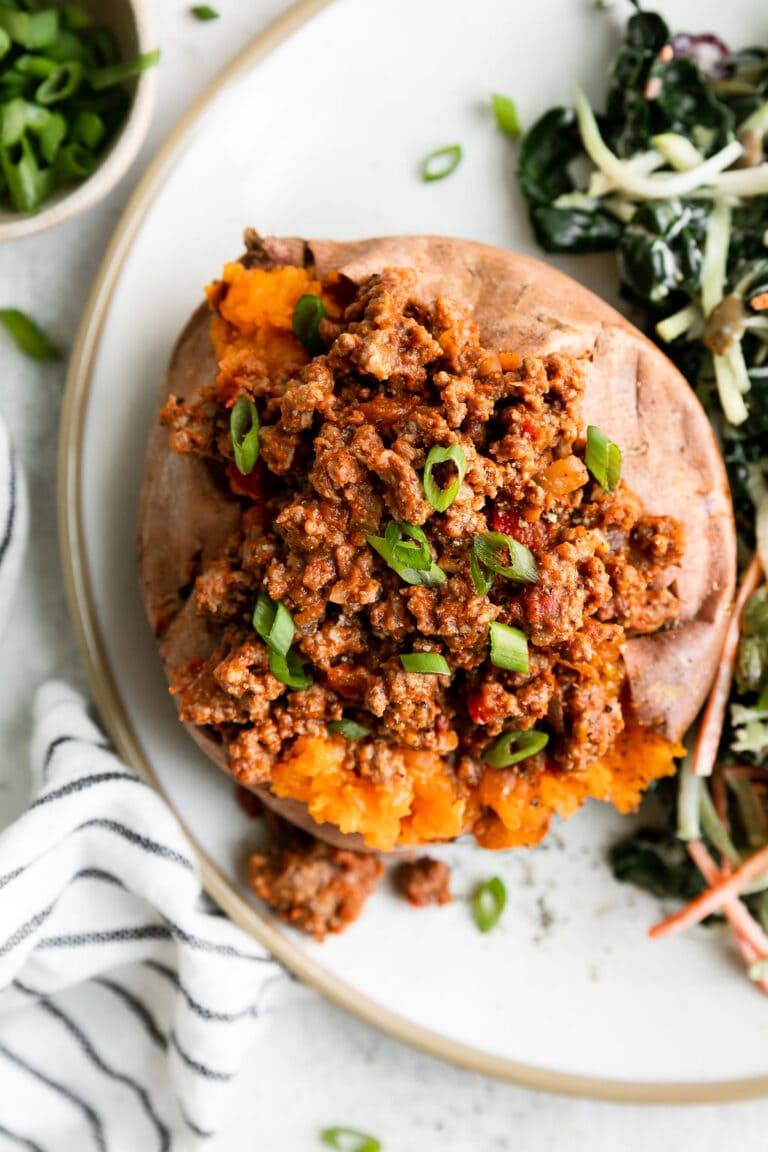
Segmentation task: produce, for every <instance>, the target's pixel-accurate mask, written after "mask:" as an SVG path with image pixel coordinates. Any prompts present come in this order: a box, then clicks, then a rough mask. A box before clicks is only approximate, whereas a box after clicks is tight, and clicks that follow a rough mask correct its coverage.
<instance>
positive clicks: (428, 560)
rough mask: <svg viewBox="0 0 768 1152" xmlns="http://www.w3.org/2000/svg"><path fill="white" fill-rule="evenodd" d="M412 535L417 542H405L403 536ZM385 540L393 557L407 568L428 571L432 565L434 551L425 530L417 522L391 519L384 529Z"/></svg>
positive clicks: (412, 538)
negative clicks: (410, 522) (411, 522)
mask: <svg viewBox="0 0 768 1152" xmlns="http://www.w3.org/2000/svg"><path fill="white" fill-rule="evenodd" d="M404 536H410V538H411V540H415V541H416V543H415V544H409V543H407V542H405V543H403V537H404ZM384 542H385V543H386V545H387V547H388V548H389V550H390V552H391V553H392V558H393V559H394V560H395V561H396V562H397V563H398V564H402V565H404V566H405V567H406V568H418V569H419V570H420V571H428V570H429V568H430V567H431V565H432V552H431V550H430V547H429V542H428V540H427V538H426V536H425V535H424V532H423V530H422V529H421V528H419V527H418V525H416V524H409V523H408V521H407V520H390V522H389V524H387V527H386V528H385V530H384Z"/></svg>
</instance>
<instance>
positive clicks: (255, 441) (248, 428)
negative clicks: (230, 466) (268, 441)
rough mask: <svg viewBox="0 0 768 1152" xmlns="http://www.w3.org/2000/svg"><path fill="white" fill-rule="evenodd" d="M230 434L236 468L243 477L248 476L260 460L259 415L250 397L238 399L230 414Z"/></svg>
mask: <svg viewBox="0 0 768 1152" xmlns="http://www.w3.org/2000/svg"><path fill="white" fill-rule="evenodd" d="M229 432H230V435H231V437H232V451H233V452H234V454H235V467H236V468H237V470H238V472H239V473H240V474H241V476H248V475H249V474H250V473H251V472H253V469H254V467H255V465H256V461H257V460H258V458H259V449H260V443H259V413H258V412H257V410H256V405H255V404H254V402H253V400H251V398H250V396H240V397H238V399H237V401H236V403H235V404H234V406H233V408H232V411H231V412H230V414H229Z"/></svg>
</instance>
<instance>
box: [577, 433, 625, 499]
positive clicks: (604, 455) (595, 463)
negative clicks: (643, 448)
mask: <svg viewBox="0 0 768 1152" xmlns="http://www.w3.org/2000/svg"><path fill="white" fill-rule="evenodd" d="M584 463H585V464H586V466H587V468H588V469H589V471H590V472H591V473H592V475H593V476H594V478H595V480H597V482H598V484H599V485H600V487H601V488H602V489H603V491H604V492H613V490H614V488H615V487H616V485H617V484H618V482H619V480H620V478H621V451H620V449H619V448H618V447H617V445H616V444H614V443H613V441H612V440H609V439H608V437H607V436H606V435H605V433H604V432H601V431H600V429H599V428H596V427H595V425H594V424H589V425H588V427H587V451H586V453H585V455H584Z"/></svg>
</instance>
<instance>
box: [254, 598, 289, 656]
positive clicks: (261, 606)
mask: <svg viewBox="0 0 768 1152" xmlns="http://www.w3.org/2000/svg"><path fill="white" fill-rule="evenodd" d="M252 624H253V627H254V629H255V630H256V631H257V632H258V634H259V636H261V638H262V640H263V641H264V643H265V644H268V645H269V647H270V648H271V649H272V651H273V652H277V653H279V654H280V655H281V656H285V655H286V653H287V652H288V649H289V648H290V646H291V644H293V638H294V636H295V635H296V625H295V624H294V622H293V617H292V616H291V614H290V612H289V611H288V609H287V608H286V607H285V605H284V604H283V602H282V600H273V599H272V597H271V596H267V594H266V592H261V593H260V594H259V598H258V600H257V601H256V607H255V608H254V610H253V618H252Z"/></svg>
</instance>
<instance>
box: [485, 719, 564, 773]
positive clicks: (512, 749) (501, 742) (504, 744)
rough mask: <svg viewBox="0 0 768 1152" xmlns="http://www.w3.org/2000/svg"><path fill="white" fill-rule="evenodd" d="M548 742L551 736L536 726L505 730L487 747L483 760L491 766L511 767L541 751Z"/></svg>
mask: <svg viewBox="0 0 768 1152" xmlns="http://www.w3.org/2000/svg"><path fill="white" fill-rule="evenodd" d="M548 743H549V736H548V735H547V733H546V732H537V731H536V729H535V728H529V729H527V731H525V732H523V731H521V730H520V729H519V728H512V729H511V730H510V731H509V732H503V733H502V735H501V736H499V738H498V740H494V742H493V744H491V745H490V747H488V748H486V750H485V752H484V753H483V760H484V761H485V763H486V764H490V766H491V768H511V767H512V765H513V764H519V763H520V761H521V760H527V759H528V757H529V756H535V755H536V754H537V753H538V752H541V750H542V748H546V746H547V744H548Z"/></svg>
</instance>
